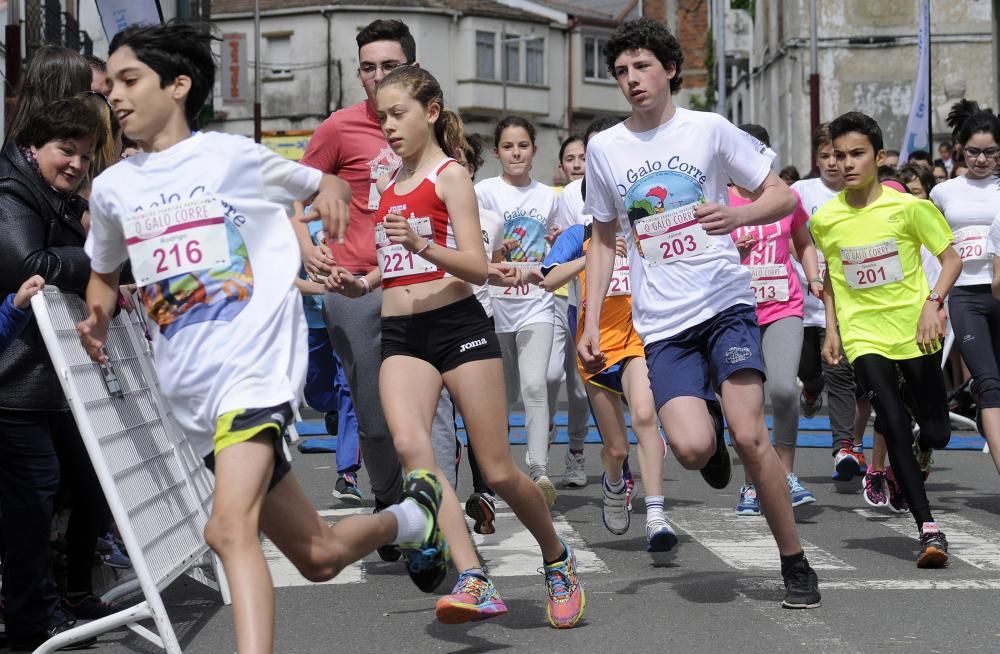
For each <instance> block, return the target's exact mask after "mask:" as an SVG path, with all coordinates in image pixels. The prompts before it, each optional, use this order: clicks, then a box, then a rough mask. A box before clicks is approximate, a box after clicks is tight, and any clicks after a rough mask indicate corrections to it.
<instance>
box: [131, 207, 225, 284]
mask: <svg viewBox="0 0 1000 654" xmlns="http://www.w3.org/2000/svg"><path fill="white" fill-rule="evenodd" d="M224 216H225V212H224V210H223V207H222V201H221V200H219V198H218V197H217V196H215V195H206V196H202V197H199V198H194V199H191V200H187V201H185V202H178V203H174V204H169V205H166V206H162V207H156V208H154V209H148V210H146V211H141V212H139V213H136V214H133V215H132V216H130V217H129V218H127V219H126V221H125V243H126V245H127V246H128V255H129V259H131V261H132V271H133V274H134V275H135V280H136V283H137V284H138V285H139V286H148V285H149V284H155V283H156V282H160V281H163V280H164V279H169V278H171V277H176V276H178V275H184V274H187V273H194V272H199V271H202V270H210V269H212V268H220V267H225V266H228V265H229V264H230V262H231V259H230V255H229V237H228V235H227V233H226V221H225V218H224Z"/></svg>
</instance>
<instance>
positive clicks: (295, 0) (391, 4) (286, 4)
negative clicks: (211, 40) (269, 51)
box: [212, 0, 549, 23]
mask: <svg viewBox="0 0 1000 654" xmlns="http://www.w3.org/2000/svg"><path fill="white" fill-rule="evenodd" d="M253 4H254V3H253V0H213V2H212V14H213V15H221V14H232V13H245V12H249V11H253ZM347 6H350V7H359V6H362V7H364V6H368V7H372V8H380V9H382V8H399V9H402V10H406V9H409V8H421V9H429V10H434V9H438V10H441V11H458V12H460V13H462V14H467V15H470V16H489V17H492V18H507V19H511V20H520V21H530V22H536V23H547V22H549V20H548V19H547V18H545V17H544V16H540V15H538V14H533V13H531V12H529V11H525V10H523V9H518V8H516V7H509V6H507V5H505V4H501V3H499V2H494V0H423V2H412V1H411V2H406V1H405V0H261V1H260V9H261V11H262V12H263V11H268V10H274V9H296V8H304V7H315V8H317V9H323V8H327V9H336V8H337V7H347Z"/></svg>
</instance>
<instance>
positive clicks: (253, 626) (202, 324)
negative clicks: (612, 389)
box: [78, 22, 446, 654]
mask: <svg viewBox="0 0 1000 654" xmlns="http://www.w3.org/2000/svg"><path fill="white" fill-rule="evenodd" d="M212 38H213V37H212V36H211V35H210V34H209V33H207V32H204V31H201V30H199V29H198V28H197V27H195V26H193V25H188V24H185V23H181V22H172V23H169V24H166V25H142V26H133V27H129V28H127V29H125V30H123V31H121V32H119V33H118V34H117V35H116V36H115V38H114V39H113V40H112V42H111V47H110V53H111V56H110V58H109V60H108V81H109V83H110V84H111V92H110V95H109V102H110V103H111V105H112V107H113V109H114V112H115V115H116V116H117V118H118V120H119V122H120V123H121V126H122V129H123V131H124V133H125V134H126V135H127V136H128V137H129V138H131V139H133V140H135V141H137V142H139V143H140V144H141V145H142V148H143V153H142V154H138V155H135V156H133V157H130V158H129V159H126V160H124V161H122V162H120V163H118V164H116V165H115V166H113V167H111V168H109V169H108V170H107V171H106V172H105V173H104V174H102V175H100V176H99V177H98V178H97V179H96V180H95V181H94V185H93V192H92V195H91V205H90V209H91V228H90V233H89V235H88V238H87V243H86V246H85V249H86V251H87V253H88V254H89V255H90V257H91V271H92V272H91V277H90V282H89V284H88V287H87V304H88V306H89V307H90V310H91V313H90V316H89V317H88V318H87V319H86V320H84V321H82V322H81V323H80V324H79V325H78V330H79V332H80V340H81V342H82V344H83V346H84V347H85V348H86V350H87V353H88V354H89V355H90V357H91V358H92V359H94V360H95V361H106V360H107V356H106V354H105V353H104V350H103V346H104V343H105V340H106V337H107V329H108V323H109V320H110V318H109V317H110V316H111V315H112V312H113V311H114V308H115V306H116V302H117V295H118V277H119V271H120V269H121V266H122V265H123V264H124V263H125V262H126V261H129V262H131V265H132V273H133V275H134V277H135V280H136V282H137V283H138V285H139V286H140V293H141V296H142V304H143V307H144V309H145V311H146V313H147V314H148V316H149V318H150V323H151V324H152V325H155V326H156V329H155V330H154V335H153V338H154V342H153V351H154V353H155V359H156V364H157V370H158V373H159V377H160V383H161V390H162V391H163V395H164V397H165V398H166V400H167V403H168V404H169V407H170V410H171V412H172V413H173V415H174V417H175V418H176V419H177V421H178V422H179V423H180V426H181V428H182V429H184V431H185V432H186V433H187V434H188V435H189V437H190V438H191V441H192V443H193V444H194V446H195V448H196V450H197V451H198V454H199V455H201V456H204V457H205V459H206V462H207V463H208V464H209V466H210V467H212V468H213V469H214V472H215V476H216V485H215V497H214V500H213V506H212V516H211V518H210V519H209V522H208V525H207V526H206V528H205V538H206V540H207V541H208V543H209V545H210V546H211V547H212V549H214V550H215V551H216V552H217V553H218V554H219V556H220V557H221V559H222V562H223V566H224V567H225V570H226V576H227V577H228V578H229V584H230V590H231V591H232V597H233V622H234V625H235V630H236V641H237V648H238V650H239V651H240V652H243V653H244V654H247V653H250V652H270V651H272V647H273V636H274V591H273V588H272V585H271V578H270V574H269V572H268V566H267V562H266V560H265V559H264V555H263V553H262V552H261V549H260V542H259V535H258V532H259V531H263V532H264V533H265V534H266V535H267V536H268V538H270V539H271V541H273V542H274V543H275V545H277V546H278V548H279V549H280V550H281V551H282V552H283V553H284V554H285V555H286V556H287V557H288V558H289V559H290V560H291V561H292V563H294V564H295V566H296V567H297V568H298V569H299V571H300V572H301V573H302V574H303V576H305V577H306V578H308V579H310V580H312V581H322V580H326V579H330V578H332V577H333V576H334V575H336V574H337V573H338V572H339V571H340V570H342V569H343V568H344V567H345V566H347V565H348V564H350V563H352V562H354V561H356V560H358V559H360V558H362V557H364V556H365V555H366V554H368V553H369V552H371V551H373V550H375V549H376V548H377V547H380V546H383V545H386V544H389V543H396V544H398V545H399V546H400V549H401V550H402V551H403V552H404V555H405V556H407V560H408V563H409V571H410V576H411V577H412V578H413V580H414V581H415V582H416V583H417V585H418V586H419V587H421V588H422V589H425V590H428V592H429V590H430V589H432V588H431V587H436V586H437V584H438V583H440V581H441V579H443V577H444V574H445V555H446V552H445V549H446V546H445V545H444V542H443V540H442V539H441V537H440V533H439V530H438V528H437V522H436V514H437V508H438V504H439V502H440V497H441V487H440V485H439V484H438V482H437V480H436V479H435V478H434V476H433V475H431V474H430V473H428V472H427V471H426V470H415V471H413V472H411V473H410V474H409V475H408V476H407V479H406V489H405V491H404V493H403V500H402V501H401V502H400V503H399V504H396V505H393V506H390V507H388V509H387V510H385V511H383V512H381V513H379V514H377V515H364V516H350V517H348V518H345V519H343V520H341V521H339V522H338V523H337V524H336V525H334V526H333V527H332V528H331V527H330V526H329V525H328V524H327V523H326V521H325V520H324V519H323V518H322V517H320V516H319V514H317V513H316V511H315V509H314V508H313V506H312V504H311V503H310V502H309V500H308V499H307V498H306V495H305V492H304V491H303V489H302V487H301V486H300V485H299V483H298V481H297V480H296V479H295V476H294V475H293V474H291V470H290V466H289V464H288V461H287V459H286V457H285V455H284V448H283V435H284V432H285V430H286V428H287V425H288V423H289V422H291V420H292V416H293V412H294V406H295V404H297V402H298V397H299V394H300V391H301V388H302V384H303V382H304V380H305V370H306V361H307V358H308V356H307V351H306V323H305V316H304V314H303V311H302V303H301V296H300V294H299V292H298V291H297V290H296V288H295V286H294V282H295V279H296V277H297V273H298V266H299V264H298V260H299V257H298V252H299V249H298V244H297V242H296V238H295V234H294V233H293V230H292V226H291V222H290V220H289V215H290V214H291V208H292V205H293V203H294V202H295V201H297V200H298V201H306V200H308V199H309V198H314V199H313V200H312V208H313V213H311V214H310V216H308V219H313V218H315V217H317V214H318V215H320V216H322V217H323V218H324V219H325V220H326V221H327V223H328V224H329V225H331V226H332V229H331V230H330V231H331V233H332V235H333V237H335V238H342V237H343V234H344V230H345V229H346V227H347V220H348V210H347V204H346V202H347V201H348V200H349V199H350V191H349V189H348V186H347V184H346V183H344V182H343V181H342V180H340V179H338V178H336V177H334V176H332V175H323V174H322V173H320V172H319V171H317V170H313V169H310V168H307V167H305V166H300V165H298V164H296V163H293V162H290V161H287V160H285V159H282V158H281V157H280V156H278V155H276V154H274V153H273V152H271V151H270V150H268V149H267V148H265V147H263V146H261V145H259V144H256V143H254V142H252V141H250V140H249V139H247V138H245V137H241V136H233V135H229V134H220V133H213V132H192V127H191V126H192V124H193V122H194V119H195V118H196V116H197V115H198V113H199V111H200V110H201V107H202V105H203V104H204V102H205V99H206V98H207V96H208V93H209V91H210V90H211V88H212V84H213V83H214V78H215V62H214V60H213V57H212V52H211V41H212Z"/></svg>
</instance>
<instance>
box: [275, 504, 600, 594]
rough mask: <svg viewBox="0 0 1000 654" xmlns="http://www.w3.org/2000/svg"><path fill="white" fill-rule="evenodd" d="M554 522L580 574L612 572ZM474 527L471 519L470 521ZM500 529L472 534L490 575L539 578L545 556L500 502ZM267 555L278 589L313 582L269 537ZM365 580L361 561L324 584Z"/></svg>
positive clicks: (334, 513)
mask: <svg viewBox="0 0 1000 654" xmlns="http://www.w3.org/2000/svg"><path fill="white" fill-rule="evenodd" d="M370 512H371V509H367V508H364V507H352V508H344V509H328V510H324V511H320V512H319V514H320V515H321V516H323V517H324V518H326V519H327V520H328V521H329V522H331V523H333V522H336V521H337V520H338V519H340V518H344V517H346V516H349V515H358V514H366V513H370ZM552 522H553V524H554V526H555V528H556V533H557V534H559V536H560V537H561V538H562V539H563V540H565V541H566V542H567V543H569V544H570V546H571V547H572V548H573V551H574V552H575V553H576V562H577V570H578V571H579V572H580V573H581V574H593V573H604V572H610V570H608V567H607V565H605V563H604V561H602V560H601V559H600V558H598V556H597V554H595V553H594V552H593V551H592V550H590V549H588V547H587V544H586V542H584V540H583V538H581V537H580V535H579V534H578V533H577V532H576V530H575V529H573V527H572V526H571V525H570V524H569V522H567V521H566V518H564V517H563V516H561V515H553V517H552ZM470 526H471V520H470ZM496 527H497V532H496V533H495V534H490V535H489V536H483V535H480V534H472V535H473V542H474V543H475V544H476V548H477V549H478V550H479V552H480V554H482V556H483V559H484V560H485V561H486V564H487V566H488V568H489V572H490V576H491V577H539V583H541V579H540V577H541V575H540V574H539V573H538V570H539V569H540V568H541V567H542V555H541V552H540V551H539V549H538V544H537V543H536V542H535V539H534V537H533V536H532V535H531V533H530V532H529V531H528V530H527V529H526V528H525V527H524V526H523V525H521V523H520V522H518V520H517V518H516V517H514V514H513V513H512V512H511V511H510V508H509V507H507V506H506V505H505V504H503V503H501V502H498V503H497V519H496ZM261 548H262V549H263V551H264V557H265V558H266V559H267V562H268V565H269V566H270V568H271V579H272V580H273V582H274V587H275V588H283V587H288V586H311V585H314V584H313V582H311V581H309V580H307V579H305V578H304V577H303V576H302V575H301V574H299V571H298V570H296V569H295V566H294V565H292V563H291V561H289V560H288V559H286V558H285V556H284V555H283V554H282V553H281V552H279V551H278V548H277V547H276V546H275V545H274V543H272V542H271V541H270V540H268V539H266V538H263V539H261ZM364 582H365V562H364V561H358V562H357V563H354V564H352V565H350V566H348V567H347V568H345V569H344V570H342V571H341V573H340V574H339V575H337V576H336V577H334V578H333V579H331V580H330V581H326V582H323V583H325V584H355V583H364Z"/></svg>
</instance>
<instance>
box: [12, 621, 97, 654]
mask: <svg viewBox="0 0 1000 654" xmlns="http://www.w3.org/2000/svg"><path fill="white" fill-rule="evenodd" d="M75 626H77V625H76V620H67V621H66V622H62V623H60V624H57V625H56V626H54V627H52V628H51V629H49V630H48V631H42V632H39V633H37V634H32V635H30V636H23V637H20V638H14V637H8V639H7V646H8V647H10V649H11V651H12V652H33V651H35V650H36V649H38V647H39V646H40V645H41V644H42V643H44V642H45V641H47V640H49V639H50V638H55V637H56V636H58V635H60V634H62V633H63V632H64V631H69V630H70V629H72V628H73V627H75ZM96 642H97V637H96V636H90V637H88V638H83V639H82V640H78V641H77V642H75V643H71V644H69V645H65V646H63V647H60V648H59V651H60V652H65V651H69V650H77V649H84V648H87V647H90V646H91V645H93V644H95V643H96Z"/></svg>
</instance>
